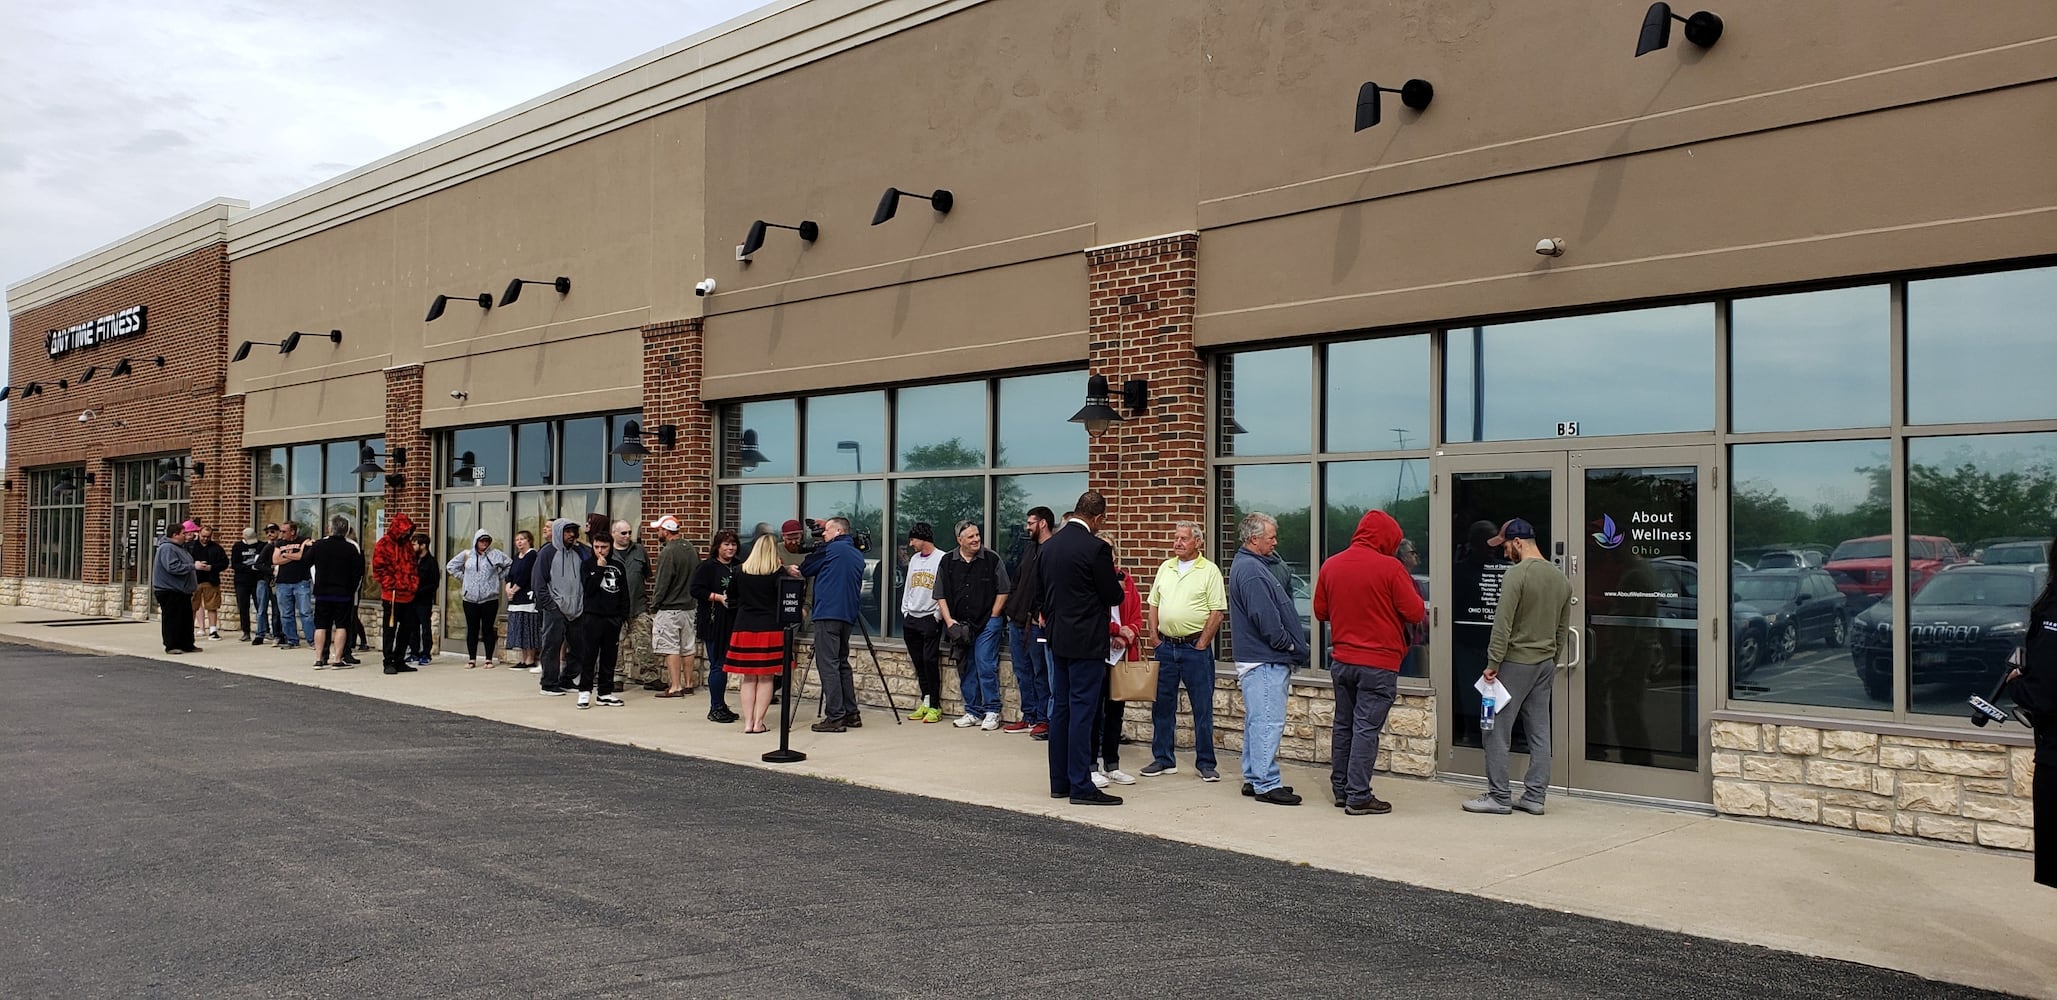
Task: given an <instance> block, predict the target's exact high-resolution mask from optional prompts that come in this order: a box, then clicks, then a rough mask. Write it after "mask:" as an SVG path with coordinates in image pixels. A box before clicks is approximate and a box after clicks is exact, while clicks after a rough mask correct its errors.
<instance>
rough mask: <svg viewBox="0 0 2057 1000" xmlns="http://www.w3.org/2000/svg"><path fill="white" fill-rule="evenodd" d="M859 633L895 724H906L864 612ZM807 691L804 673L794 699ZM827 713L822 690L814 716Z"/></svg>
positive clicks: (858, 622)
mask: <svg viewBox="0 0 2057 1000" xmlns="http://www.w3.org/2000/svg"><path fill="white" fill-rule="evenodd" d="M857 634H858V635H861V636H863V637H864V651H865V653H866V654H868V655H870V657H871V669H872V670H873V671H874V672H876V673H877V674H878V678H879V690H880V691H882V692H884V693H885V696H886V707H887V708H889V709H892V711H893V724H894V725H896V726H901V725H906V724H907V720H905V719H902V718H901V717H900V705H899V703H898V702H895V701H894V700H893V686H892V685H891V684H890V683H888V682H887V681H886V668H885V667H883V666H880V665H879V651H878V649H877V647H874V646H873V645H872V644H871V629H869V628H866V627H865V624H864V616H863V615H862V614H860V615H858V616H857ZM844 655H845V656H847V655H849V651H848V650H847V649H846V650H844ZM786 662H787V663H789V664H790V663H791V662H792V657H790V656H788V657H787V658H786ZM792 688H793V684H792V682H791V681H787V682H786V689H787V690H788V691H792ZM806 691H807V675H806V674H804V673H803V674H801V675H800V690H798V691H793V698H794V700H798V699H799V698H801V697H802V696H803V695H805V694H806ZM827 714H828V692H827V691H822V692H820V693H819V694H817V695H816V696H815V703H814V717H815V718H817V719H819V718H826V717H827Z"/></svg>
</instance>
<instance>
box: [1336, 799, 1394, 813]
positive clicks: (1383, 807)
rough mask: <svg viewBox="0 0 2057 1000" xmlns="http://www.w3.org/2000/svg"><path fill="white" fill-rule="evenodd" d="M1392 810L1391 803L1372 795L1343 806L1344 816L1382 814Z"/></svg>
mask: <svg viewBox="0 0 2057 1000" xmlns="http://www.w3.org/2000/svg"><path fill="white" fill-rule="evenodd" d="M1392 811H1393V804H1392V803H1391V802H1387V801H1386V800H1384V799H1381V798H1379V797H1378V796H1376V795H1373V796H1371V797H1369V798H1367V799H1365V800H1364V801H1363V802H1360V803H1357V804H1355V805H1346V806H1344V807H1343V815H1345V816H1384V815H1385V814H1387V813H1389V812H1392Z"/></svg>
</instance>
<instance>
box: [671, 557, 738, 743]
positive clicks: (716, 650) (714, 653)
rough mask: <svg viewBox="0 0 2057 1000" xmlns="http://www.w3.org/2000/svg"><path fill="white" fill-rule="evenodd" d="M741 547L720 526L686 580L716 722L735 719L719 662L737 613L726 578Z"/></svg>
mask: <svg viewBox="0 0 2057 1000" xmlns="http://www.w3.org/2000/svg"><path fill="white" fill-rule="evenodd" d="M741 547H742V543H741V542H739V541H737V540H736V533H735V532H734V531H733V530H731V529H729V528H723V529H721V530H720V531H717V532H715V533H714V541H712V542H710V543H708V546H707V558H705V559H702V560H700V565H698V566H695V567H693V575H692V577H691V578H690V579H689V580H687V581H686V590H687V592H688V593H691V594H692V595H693V605H694V608H695V609H696V610H695V612H694V615H693V618H694V621H693V631H694V632H695V633H696V634H698V635H699V636H700V645H701V647H702V648H703V649H704V650H705V651H706V655H707V693H708V696H709V701H710V702H711V704H710V705H709V706H708V709H707V718H708V719H710V720H712V721H715V722H734V721H736V715H735V713H733V712H731V711H729V709H728V686H729V682H728V673H727V671H725V670H723V669H722V664H723V662H724V661H726V660H727V659H728V654H729V631H730V630H731V629H733V628H734V627H735V622H736V613H735V611H734V610H732V609H731V608H730V607H729V578H730V577H732V576H734V575H735V572H736V553H737V552H738V551H740V549H741ZM746 701H747V699H746ZM724 716H725V717H726V718H724ZM745 731H746V732H747V731H748V729H747V728H746V730H745Z"/></svg>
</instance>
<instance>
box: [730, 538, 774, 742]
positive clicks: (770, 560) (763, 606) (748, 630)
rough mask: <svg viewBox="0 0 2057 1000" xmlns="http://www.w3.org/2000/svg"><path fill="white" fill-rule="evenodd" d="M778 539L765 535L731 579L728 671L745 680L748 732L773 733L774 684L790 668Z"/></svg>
mask: <svg viewBox="0 0 2057 1000" xmlns="http://www.w3.org/2000/svg"><path fill="white" fill-rule="evenodd" d="M775 537H777V536H774V535H759V536H758V537H757V542H756V544H755V545H752V546H751V547H750V558H749V559H748V560H747V561H745V562H744V563H743V565H742V566H740V567H738V568H737V570H736V571H735V572H734V573H731V574H730V576H729V589H728V594H727V595H725V596H726V599H725V600H724V601H723V603H724V604H725V605H728V606H729V607H730V609H731V611H732V612H733V614H734V618H733V620H732V622H731V624H732V626H733V627H732V628H731V629H730V632H729V636H728V639H729V644H728V649H727V652H726V654H725V657H724V658H725V660H726V661H727V662H725V663H724V664H723V669H724V670H726V671H727V672H729V673H732V674H736V675H738V676H740V677H741V678H742V680H743V699H742V700H743V731H744V732H746V733H764V732H770V730H769V729H767V728H765V725H764V714H765V713H766V712H767V711H769V710H770V709H771V680H772V678H773V677H775V676H777V675H778V673H779V671H780V670H781V669H783V668H784V666H785V663H786V632H785V629H784V628H782V627H781V626H780V625H779V584H778V581H779V577H780V576H781V575H783V574H784V573H785V570H786V566H785V563H784V562H782V561H781V560H780V559H779V554H778V547H777V543H776V542H774V541H773V539H774V538H775Z"/></svg>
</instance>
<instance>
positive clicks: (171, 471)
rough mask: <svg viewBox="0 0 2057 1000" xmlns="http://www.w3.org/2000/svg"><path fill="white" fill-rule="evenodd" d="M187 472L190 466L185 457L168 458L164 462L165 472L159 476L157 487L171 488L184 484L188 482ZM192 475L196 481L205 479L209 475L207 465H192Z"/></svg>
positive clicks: (204, 463) (202, 463) (198, 463)
mask: <svg viewBox="0 0 2057 1000" xmlns="http://www.w3.org/2000/svg"><path fill="white" fill-rule="evenodd" d="M187 470H188V466H187V465H186V460H185V459H184V458H183V457H180V458H167V459H165V460H164V471H163V472H162V473H160V474H158V476H157V485H159V486H170V485H172V484H173V483H183V482H185V481H186V474H187ZM191 474H192V476H193V478H194V479H200V478H203V477H205V476H206V475H207V463H206V462H194V463H192V466H191Z"/></svg>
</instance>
